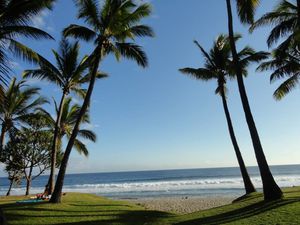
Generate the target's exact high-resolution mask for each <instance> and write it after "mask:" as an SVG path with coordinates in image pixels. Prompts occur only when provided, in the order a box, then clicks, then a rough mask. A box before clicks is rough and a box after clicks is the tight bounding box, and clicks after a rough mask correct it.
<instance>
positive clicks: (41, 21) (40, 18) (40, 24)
mask: <svg viewBox="0 0 300 225" xmlns="http://www.w3.org/2000/svg"><path fill="white" fill-rule="evenodd" d="M49 16H50V12H49V11H47V10H44V11H42V12H41V13H40V14H39V15H37V16H35V17H34V18H33V19H32V23H33V26H34V27H37V28H39V29H44V30H47V31H54V26H53V23H52V22H51V21H50V19H49Z"/></svg>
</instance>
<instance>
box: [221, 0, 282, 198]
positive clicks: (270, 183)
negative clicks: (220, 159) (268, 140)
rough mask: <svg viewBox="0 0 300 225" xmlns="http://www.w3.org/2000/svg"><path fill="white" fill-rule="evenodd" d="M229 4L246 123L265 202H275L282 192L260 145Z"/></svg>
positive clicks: (227, 1)
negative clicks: (239, 57)
mask: <svg viewBox="0 0 300 225" xmlns="http://www.w3.org/2000/svg"><path fill="white" fill-rule="evenodd" d="M226 3H227V12H228V29H229V38H230V45H231V51H232V57H233V62H234V66H235V70H236V76H237V82H238V87H239V92H240V97H241V101H242V105H243V109H244V113H245V117H246V121H247V124H248V128H249V131H250V135H251V139H252V144H253V147H254V152H255V156H256V160H257V164H258V167H259V171H260V175H261V179H262V183H263V192H264V198H265V200H274V199H280V198H281V197H282V191H281V190H280V188H279V187H278V185H277V184H276V182H275V180H274V178H273V175H272V173H271V171H270V168H269V165H268V163H267V160H266V157H265V155H264V151H263V148H262V145H261V143H260V138H259V135H258V132H257V129H256V125H255V122H254V119H253V116H252V112H251V109H250V105H249V101H248V97H247V93H246V89H245V85H244V80H243V75H242V71H241V68H240V65H239V59H238V54H237V51H236V46H235V40H234V32H233V18H232V10H231V2H230V0H226Z"/></svg>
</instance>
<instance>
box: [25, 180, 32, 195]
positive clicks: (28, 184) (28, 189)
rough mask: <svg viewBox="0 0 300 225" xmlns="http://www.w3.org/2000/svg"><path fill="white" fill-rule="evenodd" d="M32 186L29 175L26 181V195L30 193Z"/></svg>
mask: <svg viewBox="0 0 300 225" xmlns="http://www.w3.org/2000/svg"><path fill="white" fill-rule="evenodd" d="M30 187H31V177H30V176H29V177H28V179H27V182H26V193H25V195H26V196H27V195H29V192H30Z"/></svg>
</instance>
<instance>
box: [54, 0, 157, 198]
mask: <svg viewBox="0 0 300 225" xmlns="http://www.w3.org/2000/svg"><path fill="white" fill-rule="evenodd" d="M76 5H77V7H78V18H79V19H84V21H85V23H86V25H87V26H86V27H85V26H81V25H75V24H72V25H70V26H69V27H67V28H66V29H65V30H64V35H65V36H72V37H75V38H79V39H83V40H85V41H89V42H93V43H94V50H93V52H92V54H91V55H90V60H91V61H90V62H91V64H90V65H91V67H90V71H91V79H90V82H89V87H88V90H87V93H86V96H85V99H84V102H83V104H82V107H81V110H80V113H79V115H78V119H77V122H76V124H75V126H74V129H73V132H72V135H71V137H70V140H69V142H68V145H67V147H66V151H65V155H64V158H63V161H62V164H61V167H60V170H59V173H58V177H57V181H56V185H55V189H54V192H53V195H52V198H51V200H50V201H51V202H55V203H58V202H60V201H61V191H62V187H63V181H64V176H65V172H66V167H67V163H68V160H69V156H70V153H71V150H72V147H73V145H74V142H75V139H76V136H77V134H78V128H79V125H80V121H81V118H82V117H83V115H84V114H85V112H86V110H87V108H88V105H89V103H90V99H91V95H92V92H93V89H94V84H95V81H96V74H97V71H98V67H99V64H100V62H101V61H102V60H103V59H104V57H105V56H107V55H108V54H110V53H113V54H115V56H116V57H117V59H119V58H120V57H121V56H123V57H125V58H128V59H132V60H134V61H136V62H137V64H138V65H140V66H142V67H146V66H147V64H148V61H147V57H146V54H145V53H144V51H143V50H142V48H141V47H140V46H138V45H136V44H134V43H130V42H126V41H127V39H128V38H129V39H132V40H133V41H134V39H135V37H145V36H153V31H152V29H151V28H150V27H148V26H146V25H140V24H139V22H140V21H141V19H143V18H145V17H147V16H149V15H150V13H151V7H150V5H149V4H147V3H145V4H141V5H136V4H135V3H134V1H133V0H105V1H104V2H103V4H101V5H100V4H99V1H98V0H76Z"/></svg>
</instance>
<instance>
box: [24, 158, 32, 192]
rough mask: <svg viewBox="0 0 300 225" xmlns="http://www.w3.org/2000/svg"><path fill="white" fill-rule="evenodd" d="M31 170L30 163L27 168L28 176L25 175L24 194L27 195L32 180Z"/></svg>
mask: <svg viewBox="0 0 300 225" xmlns="http://www.w3.org/2000/svg"><path fill="white" fill-rule="evenodd" d="M32 171H33V164H32V163H31V165H30V168H29V173H28V176H26V181H27V182H26V194H25V195H29V191H30V187H31V181H32Z"/></svg>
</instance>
